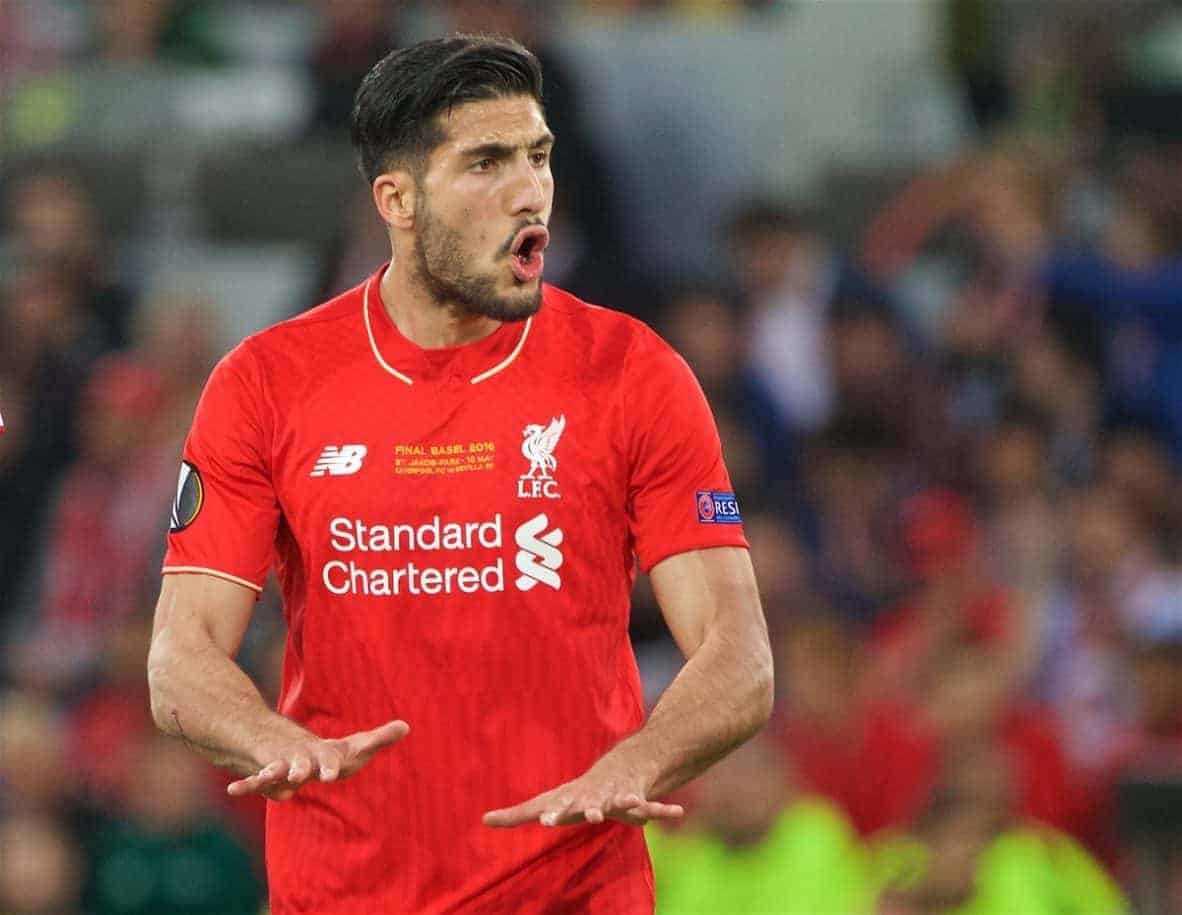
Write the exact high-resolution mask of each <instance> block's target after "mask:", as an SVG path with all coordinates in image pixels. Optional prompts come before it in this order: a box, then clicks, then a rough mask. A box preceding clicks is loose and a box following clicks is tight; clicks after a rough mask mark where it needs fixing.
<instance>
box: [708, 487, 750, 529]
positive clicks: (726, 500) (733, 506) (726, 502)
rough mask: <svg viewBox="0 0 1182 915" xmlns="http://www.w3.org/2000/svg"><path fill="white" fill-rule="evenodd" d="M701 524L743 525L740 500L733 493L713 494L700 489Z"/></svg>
mask: <svg viewBox="0 0 1182 915" xmlns="http://www.w3.org/2000/svg"><path fill="white" fill-rule="evenodd" d="M697 502H698V522H699V523H700V524H742V523H743V518H742V516H741V515H740V514H739V500H738V499H736V498H735V494H734V493H733V492H711V491H709V490H704V489H699V490H698V495H697Z"/></svg>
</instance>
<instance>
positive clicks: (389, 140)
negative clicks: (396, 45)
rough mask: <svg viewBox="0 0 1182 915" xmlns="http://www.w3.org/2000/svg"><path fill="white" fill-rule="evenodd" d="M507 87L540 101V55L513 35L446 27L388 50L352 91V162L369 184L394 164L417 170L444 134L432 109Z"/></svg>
mask: <svg viewBox="0 0 1182 915" xmlns="http://www.w3.org/2000/svg"><path fill="white" fill-rule="evenodd" d="M513 95H528V96H531V97H533V98H534V100H536V101H537V103H538V104H539V105H541V104H542V68H541V66H540V65H539V64H538V59H537V58H536V57H534V55H533V54H532V53H531V52H530V51H528V50H527V49H526V48H524V47H523V46H522V45H520V44H518V43H517V42H516V41H514V40H513V39H511V38H504V37H499V36H485V35H452V36H449V37H447V38H436V39H432V40H430V41H422V42H419V43H418V44H415V45H411V46H410V47H409V48H403V49H400V50H397V51H392V52H391V53H389V54H387V55H386V56H385V57H383V58H382V59H381V60H380V61H378V63H377V64H375V65H374V68H373V69H372V70H370V71H369V73H367V74H366V76H365V79H363V80H362V81H361V85H360V87H358V89H357V95H356V97H355V99H354V103H353V115H352V118H351V122H350V128H351V138H352V141H353V149H354V150H355V151H356V153H357V165H358V168H359V169H360V171H361V174H362V175H363V176H364V177H365V180H366V181H368V182H369V183H371V184H372V183H373V181H374V179H375V178H377V177H378V175H380V174H382V173H383V172H385V171H387V170H388V169H389V168H390V167H392V166H397V165H406V166H409V167H410V168H412V169H414V170H416V171H417V170H418V169H419V168H421V167H422V165H423V164H424V163H425V162H426V159H427V156H429V155H430V153H431V151H432V150H433V149H435V147H436V146H438V145H439V144H440V143H441V142H443V139H444V137H445V133H444V130H443V127H442V126H441V125H440V123H439V121H438V119H437V115H439V114H440V113H442V112H446V111H449V110H451V109H452V108H453V107H455V106H457V105H463V104H466V103H468V102H478V101H487V100H488V99H494V98H504V97H507V96H513Z"/></svg>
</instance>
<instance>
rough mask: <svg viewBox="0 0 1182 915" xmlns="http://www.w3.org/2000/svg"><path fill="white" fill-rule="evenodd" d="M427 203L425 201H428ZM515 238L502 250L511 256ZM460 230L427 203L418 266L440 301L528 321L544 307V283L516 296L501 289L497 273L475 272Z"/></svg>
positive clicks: (505, 318)
mask: <svg viewBox="0 0 1182 915" xmlns="http://www.w3.org/2000/svg"><path fill="white" fill-rule="evenodd" d="M424 204H425V201H424ZM511 243H512V239H510V241H508V242H506V243H505V245H504V246H503V248H502V250H501V252H500V253H501V254H502V255H507V254H508V252H509V246H510V244H511ZM462 251H463V242H462V239H461V237H460V233H459V232H457V231H455V230H454V229H452V228H451V227H450V226H447V225H444V224H443V222H442V221H440V220H438V219H436V218H435V217H434V216H433V215H432V214H431V211H430V208H429V207H427V206H426V205H424V207H423V213H422V217H421V218H420V220H419V231H418V232H417V233H416V235H415V245H414V253H415V265H416V267H417V269H418V274H419V277H420V279H421V280H422V283H423V286H424V287H425V288H426V290H427V292H428V293H429V294H430V295H431V298H433V299H434V300H435V301H436V303H438V304H440V305H447V306H450V307H452V308H455V309H458V310H459V311H461V312H463V313H466V314H470V315H479V316H481V317H485V318H492V319H493V320H495V321H524V320H525V319H526V318H528V317H530V316H531V315H533V314H535V313H536V312H537V310H538V309H539V308H541V307H542V284H541V282H539V283H538V284H537V286H536V288H532V289H531V288H522V289H521V290H520V291H519V292H518V293H517V294H516V295H504V294H498V292H497V280H496V276H495V275H492V274H484V275H482V274H478V273H474V272H472V271H471V270H470V269H469V267H468V263H467V260H466V259H465V257H464V255H463V253H462Z"/></svg>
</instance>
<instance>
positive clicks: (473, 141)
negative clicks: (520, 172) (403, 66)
mask: <svg viewBox="0 0 1182 915" xmlns="http://www.w3.org/2000/svg"><path fill="white" fill-rule="evenodd" d="M440 126H441V127H442V128H443V130H444V134H445V138H444V140H443V142H442V143H441V144H440V145H439V147H438V148H437V151H438V152H441V153H443V154H445V155H446V154H449V153H450V154H454V153H458V152H460V151H461V150H463V149H466V148H468V147H471V146H478V145H483V144H486V143H500V144H505V145H508V146H518V145H522V144H526V143H532V142H533V141H534V140H536V139H538V137H540V136H541V135H542V134H544V133H545V132H546V119H545V117H543V115H542V109H541V106H539V105H538V103H537V102H536V101H535V100H534V99H533V97H532V96H528V95H511V96H507V97H503V98H493V99H486V100H484V101H479V102H466V103H465V104H463V105H457V106H456V107H455V108H452V109H451V110H450V111H444V112H443V114H441V115H440Z"/></svg>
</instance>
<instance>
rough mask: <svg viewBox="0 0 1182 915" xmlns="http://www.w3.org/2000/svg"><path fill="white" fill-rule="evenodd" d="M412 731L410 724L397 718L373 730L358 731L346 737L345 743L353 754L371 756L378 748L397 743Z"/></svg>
mask: <svg viewBox="0 0 1182 915" xmlns="http://www.w3.org/2000/svg"><path fill="white" fill-rule="evenodd" d="M409 733H410V725H409V724H407V723H406V722H405V721H402V720H399V719H395V720H394V721H387V722H386V723H385V724H383V725H379V726H378V727H376V728H374V729H373V730H372V731H358V732H357V733H356V734H350V735H349V736H348V737H346V738H345V743H346V745H347V746H348V748H349V752H350V754H351V755H355V756H370V755H372V754H374V753H376V752H377V751H378V750H381V749H383V748H384V747H388V746H390V745H391V744H394V743H397V742H398V741H400V740H401V739H402V738H403V737H405V736H406V735H407V734H409Z"/></svg>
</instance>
